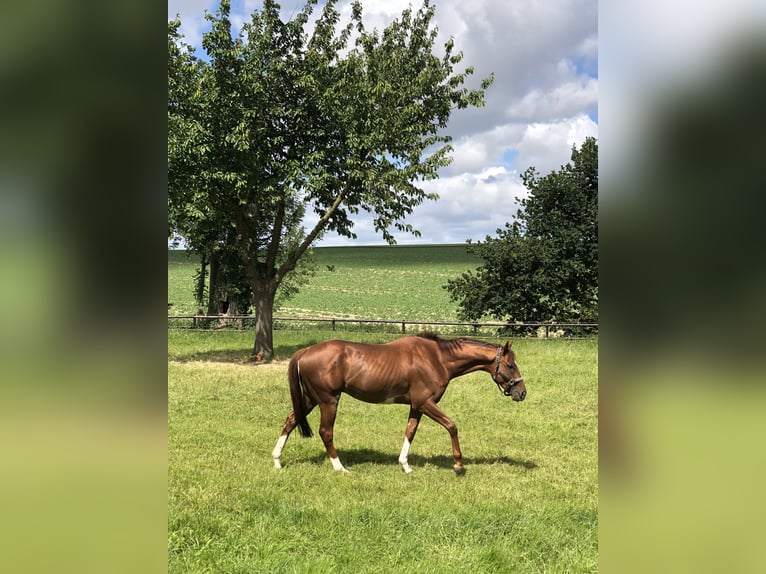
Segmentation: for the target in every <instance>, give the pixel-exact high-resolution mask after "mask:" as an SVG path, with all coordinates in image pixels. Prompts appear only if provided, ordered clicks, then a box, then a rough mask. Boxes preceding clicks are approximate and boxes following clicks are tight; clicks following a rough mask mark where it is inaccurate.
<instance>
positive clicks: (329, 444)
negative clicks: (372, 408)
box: [319, 397, 348, 472]
mask: <svg viewBox="0 0 766 574" xmlns="http://www.w3.org/2000/svg"><path fill="white" fill-rule="evenodd" d="M338 399H339V397H336V398H335V400H333V401H331V402H329V403H322V404H320V405H319V411H320V423H319V436H321V437H322V442H323V443H324V447H325V448H326V449H327V456H329V457H330V462H331V463H332V467H333V468H334V469H335V470H339V471H341V472H348V470H346V468H345V467H344V466H343V465H342V464H341V462H340V459H339V458H338V453H337V452H336V450H335V444H334V443H333V429H334V427H335V415H336V414H337V412H338Z"/></svg>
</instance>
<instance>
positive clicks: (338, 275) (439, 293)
mask: <svg viewBox="0 0 766 574" xmlns="http://www.w3.org/2000/svg"><path fill="white" fill-rule="evenodd" d="M314 258H315V261H316V264H317V272H316V276H315V277H313V278H311V281H310V283H309V284H308V285H306V286H304V287H303V288H301V291H300V293H298V295H296V296H295V297H294V298H293V299H291V300H289V301H287V302H286V303H285V304H284V305H283V306H282V308H281V309H278V310H276V313H277V314H278V315H279V316H284V317H318V318H324V317H337V318H361V319H408V320H410V321H455V320H457V314H456V308H455V306H454V304H453V303H451V302H450V300H449V294H448V293H447V291H445V290H444V289H442V286H443V285H444V284H446V283H447V280H448V279H454V278H456V277H458V276H459V275H460V274H461V273H462V272H464V271H467V270H469V269H474V268H476V267H477V266H478V265H480V264H481V263H482V260H481V259H478V258H476V257H473V256H471V255H469V254H468V253H467V251H466V245H464V244H462V245H461V244H458V245H422V246H421V245H417V246H415V245H413V246H410V245H402V246H394V247H388V246H367V247H319V248H317V249H314ZM197 268H198V264H197V260H196V259H194V258H191V257H187V256H186V254H185V252H181V251H168V302H169V303H172V304H173V306H172V307H171V308H170V310H169V313H171V314H178V315H180V314H188V313H195V312H196V310H197V309H196V307H195V305H194V297H193V296H192V282H193V277H194V272H195V271H196V270H197ZM404 293H406V294H407V296H406V297H403V294H404Z"/></svg>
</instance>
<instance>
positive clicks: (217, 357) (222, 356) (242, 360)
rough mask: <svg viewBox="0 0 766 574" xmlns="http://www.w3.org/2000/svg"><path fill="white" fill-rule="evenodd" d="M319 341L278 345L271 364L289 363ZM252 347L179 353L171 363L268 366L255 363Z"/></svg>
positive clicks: (172, 358)
mask: <svg viewBox="0 0 766 574" xmlns="http://www.w3.org/2000/svg"><path fill="white" fill-rule="evenodd" d="M317 342H318V341H311V342H309V343H301V344H300V345H277V346H276V347H275V349H274V359H273V360H272V361H271V363H279V362H287V361H289V360H290V357H292V356H293V353H295V352H296V351H297V350H298V349H302V348H303V347H307V346H309V345H313V344H314V343H317ZM252 353H253V348H252V346H247V347H241V348H236V349H232V348H229V349H208V350H205V351H191V352H186V353H184V352H183V351H182V352H178V353H172V354H169V355H168V359H170V360H171V361H178V362H179V363H188V362H191V361H205V362H210V363H232V364H236V365H259V364H268V363H261V362H259V361H255V360H254V358H253V354H252Z"/></svg>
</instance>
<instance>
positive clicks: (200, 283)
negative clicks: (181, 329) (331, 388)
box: [194, 251, 207, 315]
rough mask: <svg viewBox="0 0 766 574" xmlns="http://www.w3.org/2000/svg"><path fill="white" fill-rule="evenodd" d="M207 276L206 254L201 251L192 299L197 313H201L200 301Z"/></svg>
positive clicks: (203, 293) (202, 297)
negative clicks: (194, 301)
mask: <svg viewBox="0 0 766 574" xmlns="http://www.w3.org/2000/svg"><path fill="white" fill-rule="evenodd" d="M206 276H207V255H206V253H205V252H204V251H203V252H202V255H201V256H200V262H199V275H197V284H196V285H195V286H194V299H195V300H196V302H197V315H202V313H203V312H204V309H203V308H202V303H203V301H204V300H205V279H206Z"/></svg>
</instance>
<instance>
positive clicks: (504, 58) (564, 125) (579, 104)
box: [168, 0, 598, 245]
mask: <svg viewBox="0 0 766 574" xmlns="http://www.w3.org/2000/svg"><path fill="white" fill-rule="evenodd" d="M362 4H363V7H364V14H365V25H366V26H367V27H368V28H372V27H377V28H378V29H382V28H383V27H384V26H385V25H386V24H387V23H388V22H390V21H391V20H392V19H393V18H395V17H397V16H398V15H399V14H401V12H402V10H404V9H405V8H407V6H408V5H410V2H409V1H408V0H363V1H362ZM281 5H282V10H283V14H284V16H285V18H288V17H289V16H290V15H291V14H293V13H294V12H296V11H297V10H300V9H301V8H302V7H303V5H304V1H303V0H284V1H283V2H282V3H281ZM217 6H218V2H217V1H215V0H213V1H210V0H170V1H169V2H168V17H169V18H174V17H175V15H176V14H180V17H181V22H182V27H181V31H182V32H183V33H184V35H185V36H186V38H185V40H186V42H188V43H189V44H191V45H194V46H200V42H201V37H202V33H203V31H204V30H205V29H206V25H207V23H206V22H205V20H204V11H205V10H206V9H207V10H209V11H211V12H214V11H215V10H216V8H217ZM412 6H413V8H415V9H417V7H419V6H420V3H419V2H412ZM258 7H260V2H259V1H250V0H239V1H234V2H232V20H233V22H234V23H235V24H236V23H237V22H243V21H245V20H248V19H249V17H250V14H251V13H252V10H253V9H254V8H258ZM339 7H340V8H341V12H342V13H343V10H350V8H349V2H341V3H340V4H339ZM435 24H436V26H437V27H438V28H439V42H438V44H439V45H443V44H444V42H446V41H447V40H448V39H449V38H450V37H453V38H454V41H455V47H456V50H462V51H463V53H464V56H465V57H464V59H463V62H462V64H465V65H466V66H468V65H472V66H474V67H475V69H476V72H475V74H474V76H473V79H474V81H475V82H476V83H477V84H478V82H479V81H480V80H481V78H484V77H486V76H488V75H489V74H490V73H492V72H494V74H495V82H494V84H493V85H492V86H491V87H490V88H489V90H488V91H487V93H486V100H487V105H486V106H485V107H483V108H479V109H471V110H457V111H456V112H455V113H454V114H453V117H452V118H451V120H450V125H449V127H448V129H447V133H448V134H449V135H451V136H452V137H453V142H452V145H453V147H454V152H453V154H452V157H453V162H452V164H451V165H450V166H449V167H447V168H444V169H443V170H442V171H441V172H440V177H439V179H438V180H436V181H433V182H426V183H425V184H424V185H423V187H424V189H426V191H428V192H432V191H435V192H437V193H439V195H440V197H441V199H439V200H438V201H436V202H428V203H424V204H422V205H421V206H419V207H418V208H416V209H415V211H414V213H413V214H412V216H411V217H410V218H409V220H408V222H409V223H411V224H412V225H413V226H414V227H415V228H416V229H418V230H420V232H421V233H422V236H421V237H420V238H415V237H413V236H410V235H405V234H396V238H397V241H398V242H399V243H400V244H410V243H463V242H465V241H466V240H467V239H473V240H481V239H484V237H485V236H486V235H488V234H489V235H494V234H495V230H496V229H498V228H501V227H503V226H504V225H505V223H506V222H507V221H510V220H511V219H512V218H513V216H514V215H515V213H516V210H517V209H518V205H517V203H516V197H519V196H523V195H525V193H526V190H525V188H524V187H523V186H522V185H521V181H520V178H519V174H520V173H521V172H523V171H524V170H525V169H526V168H527V167H529V166H535V167H536V168H537V170H538V172H540V173H547V172H549V171H551V170H556V169H559V168H560V167H561V165H563V164H565V163H566V162H567V161H569V156H570V153H571V148H572V145H575V144H577V145H579V144H580V143H582V141H583V140H584V139H585V138H586V137H587V136H594V137H598V2H597V1H596V0H546V1H545V2H540V1H539V0H471V1H469V2H466V0H439V2H437V3H436V16H435ZM197 52H198V54H199V55H201V54H202V53H203V50H202V48H201V47H198V49H197ZM360 215H362V214H360ZM311 222H312V220H311V219H307V221H306V225H307V226H310V225H311ZM354 230H355V232H356V233H357V236H358V237H357V239H356V240H355V241H353V242H352V241H350V240H348V239H345V238H340V237H337V236H335V235H334V234H327V235H326V236H325V237H324V239H323V240H322V242H321V243H320V244H319V245H348V244H351V243H353V244H359V245H362V244H365V245H367V244H381V243H384V242H383V240H382V238H381V237H380V236H379V235H378V234H376V233H375V232H374V230H373V227H372V222H371V218H366V217H363V216H361V217H359V218H358V219H357V220H356V226H355V229H354Z"/></svg>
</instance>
